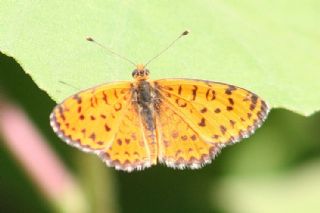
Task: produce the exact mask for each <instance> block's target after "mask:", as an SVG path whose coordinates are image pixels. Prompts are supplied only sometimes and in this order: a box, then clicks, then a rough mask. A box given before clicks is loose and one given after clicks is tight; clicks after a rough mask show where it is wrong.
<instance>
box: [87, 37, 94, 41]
mask: <svg viewBox="0 0 320 213" xmlns="http://www.w3.org/2000/svg"><path fill="white" fill-rule="evenodd" d="M86 40H87V41H94V40H93V38H91V37H87V38H86Z"/></svg>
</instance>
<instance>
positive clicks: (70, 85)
mask: <svg viewBox="0 0 320 213" xmlns="http://www.w3.org/2000/svg"><path fill="white" fill-rule="evenodd" d="M59 83H61V84H64V85H66V86H69V87H72V88H73V89H75V90H80V89H79V88H78V87H75V86H73V85H72V84H69V83H67V82H64V81H59Z"/></svg>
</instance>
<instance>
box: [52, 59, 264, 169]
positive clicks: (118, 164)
mask: <svg viewBox="0 0 320 213" xmlns="http://www.w3.org/2000/svg"><path fill="white" fill-rule="evenodd" d="M149 74H150V72H149V70H148V69H147V68H146V66H145V65H142V64H139V65H137V66H136V68H135V70H134V71H133V72H132V76H133V78H134V81H122V82H113V83H106V84H103V85H100V86H96V87H93V88H90V89H87V90H84V91H81V92H78V93H76V94H75V95H73V96H71V97H69V98H67V99H65V100H64V101H63V102H62V103H60V104H58V105H57V106H56V107H55V108H54V109H53V112H52V113H51V115H50V124H51V126H52V128H53V130H54V132H55V133H56V134H57V135H58V136H59V137H60V138H62V139H63V140H64V141H66V142H67V143H68V144H70V145H72V146H75V147H77V148H79V149H81V150H83V151H85V152H92V153H95V154H97V155H98V156H100V158H101V159H102V160H103V161H104V162H105V163H106V164H107V165H108V166H110V167H115V169H117V170H124V171H128V172H131V171H133V170H142V169H145V168H148V167H151V166H152V165H156V164H157V163H158V162H159V163H164V164H166V165H167V166H168V167H172V168H177V169H184V168H191V169H198V168H201V167H202V166H203V165H205V164H208V163H210V162H211V161H212V159H214V158H215V156H216V155H217V154H218V153H219V152H220V150H221V149H222V148H223V147H224V146H226V145H229V144H233V143H235V142H238V141H240V140H241V139H243V138H247V137H249V136H250V135H251V134H252V133H253V132H254V131H255V130H256V129H257V128H258V127H260V125H261V124H262V123H263V121H264V120H265V119H266V117H267V114H268V112H269V107H268V105H267V103H266V102H265V101H263V100H262V99H261V98H260V97H258V96H257V95H256V94H254V93H252V92H250V91H248V90H246V89H243V88H240V87H236V86H233V85H229V84H225V83H219V82H213V81H206V80H196V79H183V78H182V79H160V80H150V79H149Z"/></svg>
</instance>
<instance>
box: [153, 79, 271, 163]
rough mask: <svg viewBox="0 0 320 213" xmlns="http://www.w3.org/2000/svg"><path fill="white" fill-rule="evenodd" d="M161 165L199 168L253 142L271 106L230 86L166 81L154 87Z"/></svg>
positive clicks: (206, 82) (202, 82)
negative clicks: (244, 140)
mask: <svg viewBox="0 0 320 213" xmlns="http://www.w3.org/2000/svg"><path fill="white" fill-rule="evenodd" d="M154 84H155V89H156V92H157V93H158V95H159V97H160V103H159V104H158V108H157V128H158V129H159V130H158V131H159V132H158V135H159V138H158V140H159V160H160V161H162V162H165V163H166V164H167V165H168V166H171V167H175V168H184V167H191V168H198V167H200V166H201V165H202V164H205V163H208V162H210V160H211V158H213V157H214V156H215V155H216V154H217V153H218V152H219V150H220V149H221V148H222V147H223V146H225V145H227V144H230V143H234V142H237V141H239V140H241V139H242V138H245V137H248V136H249V135H250V134H252V133H253V132H254V131H255V129H256V128H258V127H259V126H260V125H261V123H262V122H263V121H264V120H265V118H266V116H267V114H268V110H269V109H268V106H267V104H266V103H265V102H264V101H263V100H262V99H261V98H259V97H258V96H257V95H255V94H254V93H252V92H250V91H248V90H245V89H242V88H239V87H235V86H232V85H228V84H223V83H218V82H211V81H202V80H193V79H162V80H158V81H155V82H154Z"/></svg>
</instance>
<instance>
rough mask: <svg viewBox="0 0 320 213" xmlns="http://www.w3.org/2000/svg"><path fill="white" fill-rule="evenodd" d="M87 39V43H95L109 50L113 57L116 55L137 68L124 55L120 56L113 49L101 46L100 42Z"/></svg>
mask: <svg viewBox="0 0 320 213" xmlns="http://www.w3.org/2000/svg"><path fill="white" fill-rule="evenodd" d="M86 39H87V41H90V42H92V43H95V44H97V45H99V46H100V47H102V48H103V49H105V50H107V51H108V52H110V53H111V54H113V55H115V56H118V57H119V58H122V59H123V60H125V61H127V62H129V63H130V64H133V65H134V66H136V64H135V63H134V62H133V61H131V60H129V59H128V58H126V57H124V56H122V55H119V54H118V53H116V52H114V51H112V50H111V49H109V48H107V47H106V46H104V45H102V44H100V43H99V42H97V41H95V40H94V39H93V38H91V37H87V38H86Z"/></svg>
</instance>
